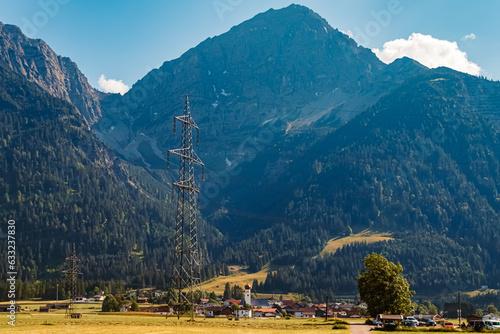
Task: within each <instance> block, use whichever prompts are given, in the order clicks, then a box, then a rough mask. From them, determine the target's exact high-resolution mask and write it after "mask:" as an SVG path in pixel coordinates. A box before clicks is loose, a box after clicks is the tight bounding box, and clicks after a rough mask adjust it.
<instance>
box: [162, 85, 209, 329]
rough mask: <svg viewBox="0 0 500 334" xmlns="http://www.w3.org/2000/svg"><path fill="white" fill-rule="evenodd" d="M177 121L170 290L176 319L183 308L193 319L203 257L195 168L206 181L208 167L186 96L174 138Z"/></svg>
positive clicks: (172, 151) (169, 152) (170, 151)
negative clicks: (197, 148)
mask: <svg viewBox="0 0 500 334" xmlns="http://www.w3.org/2000/svg"><path fill="white" fill-rule="evenodd" d="M176 121H178V122H180V123H181V126H182V139H181V140H182V145H181V148H179V149H175V150H169V151H168V153H167V167H168V165H169V163H170V154H173V155H175V156H177V157H179V159H180V162H179V181H177V182H174V183H173V184H172V198H173V193H174V189H176V190H177V192H176V193H177V216H176V221H175V242H174V263H173V265H172V275H171V281H170V287H172V288H174V289H175V291H176V292H175V293H174V294H173V295H172V298H173V300H174V310H175V311H176V312H177V318H178V319H179V318H180V316H181V312H182V308H183V305H184V306H187V307H190V308H191V311H192V313H191V319H192V320H194V314H195V311H196V310H195V306H196V300H195V292H196V291H197V290H199V291H200V292H201V268H200V262H201V258H200V252H199V246H198V232H197V223H196V212H197V204H198V202H199V194H200V191H199V189H198V187H197V185H196V182H195V179H194V165H199V166H201V167H202V174H203V177H202V178H204V167H205V165H204V164H203V162H202V161H201V159H200V158H199V157H198V155H197V154H196V152H195V151H194V149H193V129H195V130H196V132H197V139H198V140H197V141H199V137H200V135H199V133H200V129H199V128H198V126H197V125H196V123H195V122H194V120H193V118H192V117H191V109H190V107H189V98H188V96H187V95H186V102H185V106H184V115H183V116H176V117H174V135H175V127H176Z"/></svg>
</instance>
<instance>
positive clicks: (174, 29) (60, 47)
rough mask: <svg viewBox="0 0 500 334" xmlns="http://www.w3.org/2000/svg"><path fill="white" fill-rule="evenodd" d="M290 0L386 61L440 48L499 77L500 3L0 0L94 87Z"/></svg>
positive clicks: (5, 17) (0, 6)
mask: <svg viewBox="0 0 500 334" xmlns="http://www.w3.org/2000/svg"><path fill="white" fill-rule="evenodd" d="M291 3H298V4H303V5H305V6H308V7H309V8H311V9H313V10H314V11H316V12H317V13H319V14H320V15H321V16H323V17H324V18H325V19H326V20H327V21H328V22H329V23H330V25H331V26H333V27H334V28H338V29H340V30H342V31H344V32H347V33H349V34H351V35H352V36H353V37H354V39H355V40H356V41H357V42H358V43H360V44H361V45H363V46H365V47H368V48H371V49H379V50H380V51H379V53H378V55H379V57H381V59H382V60H385V61H386V62H389V61H391V60H392V58H394V57H397V56H400V55H401V53H402V52H403V53H404V52H407V53H409V54H410V55H414V58H419V57H420V58H421V59H422V60H421V61H428V62H429V64H431V65H432V64H434V63H435V61H437V64H438V65H439V59H438V60H436V59H433V57H438V56H440V55H441V54H443V53H446V54H448V56H449V58H448V59H447V60H446V62H450V64H451V63H456V64H457V65H456V66H457V69H460V68H466V69H465V70H464V71H469V70H470V72H471V73H472V72H474V71H479V68H480V71H481V72H480V74H482V75H485V76H487V77H489V78H492V79H496V80H499V79H500V62H499V61H498V59H499V55H500V38H499V37H498V32H500V22H499V21H500V20H499V19H498V13H500V1H494V0H491V1H481V2H479V1H474V2H473V1H458V0H440V1H435V0H434V1H431V0H419V1H416V0H415V1H411V0H410V1H403V0H400V1H398V0H356V1H353V0H335V1H331V0H310V1H298V0H297V1H281V0H274V1H269V0H267V1H265V0H186V1H170V0H163V1H162V0H144V1H132V0H122V1H117V0H108V1H102V0H99V1H97V0H24V1H11V0H0V21H2V22H3V23H8V24H15V25H18V26H19V27H21V29H23V31H24V32H25V33H26V34H27V35H28V36H29V37H33V38H41V39H43V40H45V41H46V42H47V43H48V44H49V45H50V46H51V47H52V48H53V49H54V51H55V52H57V53H58V54H60V55H63V56H68V57H70V58H71V59H72V60H73V61H75V62H76V63H77V64H78V66H79V68H80V69H81V71H82V72H83V73H84V74H85V75H86V76H87V77H88V79H89V82H90V84H91V85H92V86H94V87H96V88H98V87H99V84H98V80H99V77H100V76H101V75H105V76H106V77H107V78H112V79H116V80H123V82H124V83H125V84H126V85H128V86H131V85H132V84H133V83H134V82H136V81H137V80H138V79H140V78H141V77H142V76H144V75H145V74H146V73H147V72H148V71H149V70H151V69H153V68H157V67H159V66H160V65H161V64H162V63H163V62H164V61H167V60H171V59H174V58H177V57H179V56H180V55H181V54H182V53H184V52H185V51H186V50H188V49H189V48H191V47H194V46H196V45H197V44H198V43H200V42H201V41H203V40H205V39H206V38H208V37H212V36H215V35H219V34H222V33H224V32H226V31H227V30H229V29H230V28H231V27H232V26H234V25H237V24H239V23H241V22H242V21H244V20H247V19H250V18H251V17H253V16H254V15H256V14H257V13H260V12H263V11H266V10H268V9H269V8H271V7H272V8H281V7H285V6H288V5H289V4H291ZM387 14H388V15H387ZM412 34H414V35H413V37H412V38H411V39H410V40H408V39H409V37H410V36H411V35H412ZM471 34H472V35H471ZM431 36H432V37H431ZM464 36H469V38H465V37H464ZM394 40H396V41H395V42H392V43H389V44H387V45H386V48H385V49H384V43H386V42H390V41H394ZM446 41H450V42H456V44H457V45H456V46H455V45H454V44H446V43H447V42H446ZM422 45H423V46H422ZM426 48H427V51H426V50H425V49H426ZM428 51H430V53H429V52H428ZM463 52H465V53H466V57H467V58H465V55H464V54H463ZM422 53H425V54H422ZM432 53H434V54H432ZM436 54H438V55H436ZM417 60H419V59H417ZM428 66H430V65H428ZM436 66H437V65H436ZM461 66H462V67H461ZM474 66H477V68H476V67H474Z"/></svg>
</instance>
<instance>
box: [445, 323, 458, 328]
mask: <svg viewBox="0 0 500 334" xmlns="http://www.w3.org/2000/svg"><path fill="white" fill-rule="evenodd" d="M443 327H444V328H455V325H454V324H453V323H451V322H445V323H444V324H443Z"/></svg>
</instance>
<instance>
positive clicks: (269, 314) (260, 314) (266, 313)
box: [253, 308, 280, 318]
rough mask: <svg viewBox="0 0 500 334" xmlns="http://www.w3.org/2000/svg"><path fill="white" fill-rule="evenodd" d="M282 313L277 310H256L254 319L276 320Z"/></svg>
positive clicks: (254, 310)
mask: <svg viewBox="0 0 500 334" xmlns="http://www.w3.org/2000/svg"><path fill="white" fill-rule="evenodd" d="M279 316H280V313H279V312H278V310H277V309H275V308H254V309H253V317H254V318H276V317H279Z"/></svg>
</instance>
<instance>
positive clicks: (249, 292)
mask: <svg viewBox="0 0 500 334" xmlns="http://www.w3.org/2000/svg"><path fill="white" fill-rule="evenodd" d="M245 304H248V305H252V287H251V286H250V284H247V285H245Z"/></svg>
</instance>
